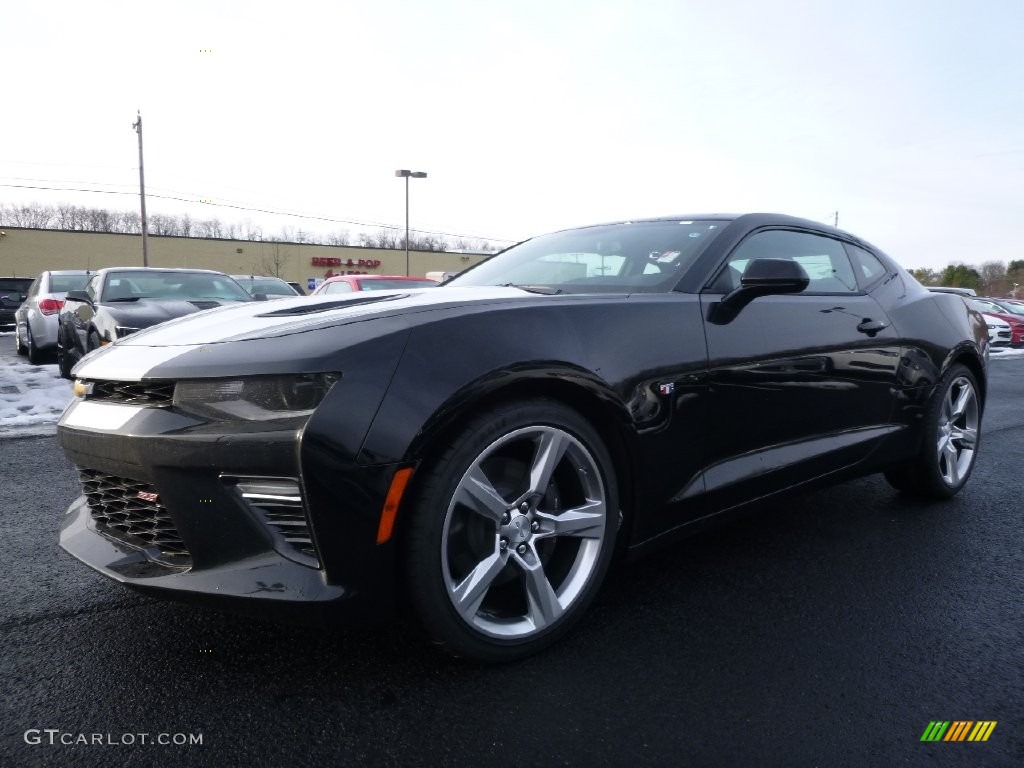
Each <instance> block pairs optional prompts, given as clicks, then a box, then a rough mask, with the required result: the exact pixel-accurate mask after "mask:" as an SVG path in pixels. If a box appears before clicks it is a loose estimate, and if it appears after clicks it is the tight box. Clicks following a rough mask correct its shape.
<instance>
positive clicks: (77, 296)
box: [64, 291, 92, 304]
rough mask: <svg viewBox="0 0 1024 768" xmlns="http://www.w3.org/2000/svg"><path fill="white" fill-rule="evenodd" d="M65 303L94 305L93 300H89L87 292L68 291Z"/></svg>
mask: <svg viewBox="0 0 1024 768" xmlns="http://www.w3.org/2000/svg"><path fill="white" fill-rule="evenodd" d="M64 301H82V302H85V303H86V304H92V299H90V298H89V294H88V293H86V292H85V291H68V292H67V293H66V294H65V295H64Z"/></svg>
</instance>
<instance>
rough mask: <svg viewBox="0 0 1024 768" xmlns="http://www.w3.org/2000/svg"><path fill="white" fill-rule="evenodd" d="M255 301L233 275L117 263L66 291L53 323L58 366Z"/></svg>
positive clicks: (67, 372) (66, 371) (67, 371)
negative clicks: (174, 321)
mask: <svg viewBox="0 0 1024 768" xmlns="http://www.w3.org/2000/svg"><path fill="white" fill-rule="evenodd" d="M240 301H253V297H252V296H251V295H250V294H249V292H248V291H246V290H245V289H244V288H242V286H240V285H239V284H238V283H236V282H235V281H234V280H233V279H232V278H230V277H228V276H227V275H225V274H222V273H221V272H213V271H210V270H207V269H155V268H149V267H118V268H111V269H101V270H99V271H97V272H96V273H95V274H94V275H93V276H92V277H91V278H90V279H89V282H88V283H86V286H85V290H84V291H68V293H67V295H66V296H65V297H64V306H63V307H62V308H61V311H60V316H59V319H58V324H57V364H58V367H59V368H60V375H61V376H63V377H64V378H66V379H70V378H71V367H72V366H73V365H74V364H75V363H76V362H77V361H79V360H81V359H82V357H84V356H85V355H86V354H87V353H89V352H92V351H93V350H94V349H99V348H100V347H103V346H106V345H107V344H110V343H111V342H114V341H117V340H118V339H120V338H122V337H123V336H127V335H128V334H131V333H135V332H136V331H139V330H141V329H143V328H149V327H150V326H151V325H156V324H157V323H162V322H164V321H165V320H170V319H171V318H175V317H181V316H182V315H188V314H192V313H193V312H199V311H201V310H204V309H212V308H213V307H220V306H223V305H224V304H235V303H238V302H240Z"/></svg>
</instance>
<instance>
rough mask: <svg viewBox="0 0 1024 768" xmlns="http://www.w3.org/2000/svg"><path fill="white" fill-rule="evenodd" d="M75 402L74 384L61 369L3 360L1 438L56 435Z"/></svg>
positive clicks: (0, 361)
mask: <svg viewBox="0 0 1024 768" xmlns="http://www.w3.org/2000/svg"><path fill="white" fill-rule="evenodd" d="M0 336H13V334H8V333H0ZM72 399H74V392H73V391H72V388H71V382H70V381H67V380H65V379H62V378H60V376H59V375H58V373H57V366H55V365H30V364H29V363H27V362H23V361H21V360H14V361H12V360H10V359H9V358H5V357H0V435H11V434H54V433H55V432H56V428H57V420H58V419H59V418H60V415H61V413H63V411H64V408H65V407H66V406H67V404H68V403H70V402H71V400H72Z"/></svg>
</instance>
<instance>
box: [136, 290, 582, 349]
mask: <svg viewBox="0 0 1024 768" xmlns="http://www.w3.org/2000/svg"><path fill="white" fill-rule="evenodd" d="M539 298H545V299H552V298H566V299H579V298H581V296H579V295H575V296H568V295H567V296H564V297H563V296H559V297H552V296H544V297H541V296H539V295H537V294H533V293H528V292H527V291H523V290H520V289H518V288H491V287H474V288H424V289H421V290H417V291H401V290H399V291H365V292H360V293H354V294H351V295H346V296H343V297H338V296H313V297H310V296H296V297H295V298H293V299H282V300H280V301H274V302H272V303H268V302H265V301H260V302H253V303H248V302H247V303H245V304H241V305H238V306H234V307H225V308H223V309H218V310H214V311H211V312H206V313H204V314H203V315H200V316H195V317H183V318H181V319H180V320H175V321H173V322H170V323H166V324H164V325H161V326H160V327H159V328H153V329H151V330H147V331H145V332H144V333H137V334H133V335H132V336H129V337H127V338H125V339H124V341H122V342H119V343H121V344H125V345H128V346H140V347H141V346H147V347H152V346H159V347H165V346H191V345H197V344H219V343H223V342H228V341H247V340H250V339H264V338H272V337H279V336H288V335H291V334H295V333H303V332H306V331H312V330H318V329H321V328H330V327H334V326H339V325H347V324H350V323H356V322H364V321H366V320H371V319H375V318H380V317H390V316H395V315H409V314H415V313H419V312H428V311H433V310H438V309H444V308H449V307H454V306H465V305H485V304H495V303H510V302H518V301H523V300H531V299H532V300H536V299H539Z"/></svg>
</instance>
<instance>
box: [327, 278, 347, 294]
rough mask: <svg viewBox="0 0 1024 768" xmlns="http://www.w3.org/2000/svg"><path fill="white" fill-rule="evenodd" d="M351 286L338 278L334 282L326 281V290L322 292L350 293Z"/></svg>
mask: <svg viewBox="0 0 1024 768" xmlns="http://www.w3.org/2000/svg"><path fill="white" fill-rule="evenodd" d="M351 291H352V286H351V285H349V284H348V283H347V282H345V281H344V280H339V281H338V282H336V283H328V284H327V290H325V291H324V293H351Z"/></svg>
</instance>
